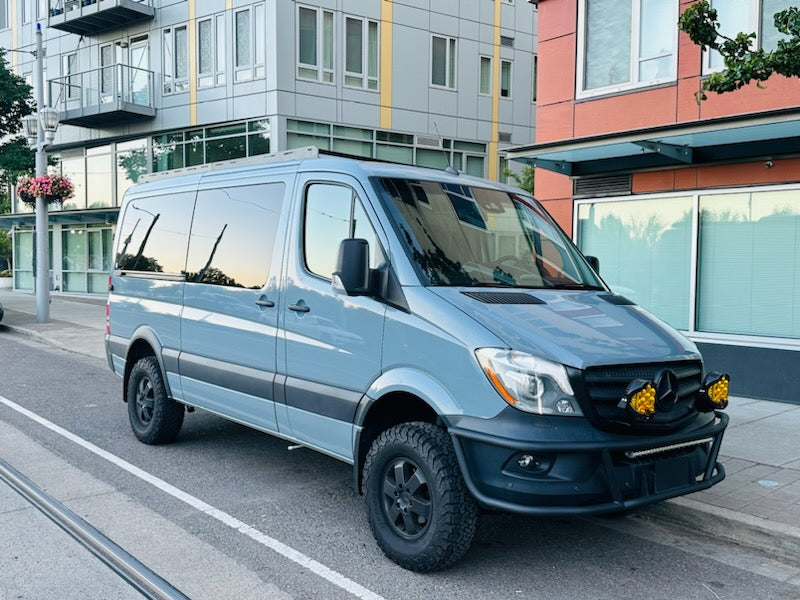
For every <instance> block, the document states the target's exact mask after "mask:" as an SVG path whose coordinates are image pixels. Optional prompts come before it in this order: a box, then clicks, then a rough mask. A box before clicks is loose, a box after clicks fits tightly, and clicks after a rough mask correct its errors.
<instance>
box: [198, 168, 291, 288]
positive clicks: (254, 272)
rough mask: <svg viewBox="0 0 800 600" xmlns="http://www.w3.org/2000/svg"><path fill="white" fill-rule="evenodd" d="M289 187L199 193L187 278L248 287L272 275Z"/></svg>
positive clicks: (254, 285) (274, 185) (262, 284)
mask: <svg viewBox="0 0 800 600" xmlns="http://www.w3.org/2000/svg"><path fill="white" fill-rule="evenodd" d="M284 189H285V186H284V184H282V183H272V184H263V185H249V186H241V187H235V188H227V189H218V190H203V191H200V192H199V193H198V194H197V205H196V208H195V212H194V219H193V221H192V234H191V239H190V242H189V258H188V259H187V261H186V271H187V272H186V280H187V281H188V282H194V283H206V284H212V285H225V286H230V287H240V288H248V289H260V288H262V287H264V285H265V284H266V282H267V277H268V276H269V265H270V262H271V260H272V251H273V244H274V241H275V233H276V230H277V227H278V222H279V220H280V213H281V206H282V204H283V196H284Z"/></svg>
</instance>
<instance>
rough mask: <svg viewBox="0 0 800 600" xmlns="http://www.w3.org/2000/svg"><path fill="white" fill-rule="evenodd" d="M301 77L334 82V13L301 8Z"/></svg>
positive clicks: (299, 63) (299, 73) (298, 10)
mask: <svg viewBox="0 0 800 600" xmlns="http://www.w3.org/2000/svg"><path fill="white" fill-rule="evenodd" d="M297 27H298V31H297V76H298V77H299V78H301V79H311V80H313V81H322V82H325V83H333V75H334V72H333V47H334V46H333V33H334V32H333V13H332V12H331V11H329V10H322V9H318V8H309V7H306V6H298V7H297Z"/></svg>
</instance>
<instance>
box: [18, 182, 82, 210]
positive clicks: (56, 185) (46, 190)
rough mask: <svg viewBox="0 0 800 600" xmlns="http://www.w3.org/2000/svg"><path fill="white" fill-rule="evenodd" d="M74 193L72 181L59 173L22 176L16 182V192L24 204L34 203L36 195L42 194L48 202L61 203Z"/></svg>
mask: <svg viewBox="0 0 800 600" xmlns="http://www.w3.org/2000/svg"><path fill="white" fill-rule="evenodd" d="M74 193H75V188H74V187H73V185H72V182H71V181H70V180H69V179H67V178H66V177H62V176H61V175H42V176H41V177H23V178H22V179H20V180H19V181H18V182H17V194H18V195H19V198H20V200H22V201H23V202H25V203H26V204H36V197H37V196H42V197H43V198H44V199H45V202H47V203H48V204H54V203H55V204H61V203H62V202H63V201H64V200H66V199H68V198H72V196H73V195H74Z"/></svg>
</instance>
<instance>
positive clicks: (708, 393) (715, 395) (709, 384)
mask: <svg viewBox="0 0 800 600" xmlns="http://www.w3.org/2000/svg"><path fill="white" fill-rule="evenodd" d="M730 381H731V378H730V376H729V375H728V374H727V373H717V372H716V371H712V372H711V373H709V374H708V375H706V377H705V379H704V380H703V386H702V387H701V388H700V390H699V391H698V392H697V408H699V409H700V410H705V411H711V410H714V409H719V410H722V409H723V408H725V407H726V406H728V389H729V387H730Z"/></svg>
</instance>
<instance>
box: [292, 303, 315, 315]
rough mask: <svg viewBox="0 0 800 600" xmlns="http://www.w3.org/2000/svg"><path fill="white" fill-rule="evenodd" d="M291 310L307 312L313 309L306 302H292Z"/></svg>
mask: <svg viewBox="0 0 800 600" xmlns="http://www.w3.org/2000/svg"><path fill="white" fill-rule="evenodd" d="M289 310H293V311H294V312H299V313H307V312H308V311H310V310H311V309H310V308H308V307H307V306H306V305H305V304H290V305H289Z"/></svg>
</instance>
